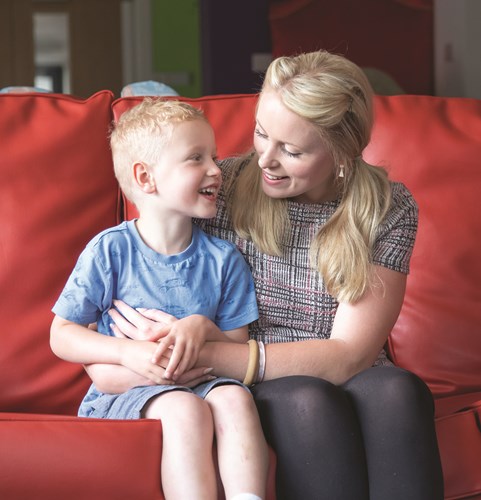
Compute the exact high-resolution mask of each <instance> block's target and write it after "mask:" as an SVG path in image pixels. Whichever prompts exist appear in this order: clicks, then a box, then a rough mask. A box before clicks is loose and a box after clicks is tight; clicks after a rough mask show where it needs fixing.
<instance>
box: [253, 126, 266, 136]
mask: <svg viewBox="0 0 481 500" xmlns="http://www.w3.org/2000/svg"><path fill="white" fill-rule="evenodd" d="M254 133H255V135H257V137H260V138H262V139H265V138H266V137H267V135H266V134H264V133H262V132H261V131H260V130H259V129H258V128H256V129H255V130H254Z"/></svg>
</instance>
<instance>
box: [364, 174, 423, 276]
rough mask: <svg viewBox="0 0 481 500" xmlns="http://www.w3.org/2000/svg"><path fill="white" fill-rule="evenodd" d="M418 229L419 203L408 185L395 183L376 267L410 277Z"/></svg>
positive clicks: (378, 241) (379, 239)
mask: <svg viewBox="0 0 481 500" xmlns="http://www.w3.org/2000/svg"><path fill="white" fill-rule="evenodd" d="M417 228H418V206H417V203H416V201H415V200H414V198H413V196H412V194H411V193H410V192H409V190H408V189H407V188H406V186H404V184H401V183H393V184H392V202H391V207H390V209H389V211H388V213H387V215H386V217H385V219H384V221H383V222H382V224H381V226H380V227H379V233H378V236H377V239H376V243H375V245H374V250H373V256H372V260H373V263H374V264H377V265H380V266H384V267H387V268H388V269H392V270H393V271H398V272H401V273H404V274H408V273H409V262H410V260H411V255H412V251H413V247H414V242H415V239H416V232H417Z"/></svg>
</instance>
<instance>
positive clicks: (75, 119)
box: [0, 91, 118, 413]
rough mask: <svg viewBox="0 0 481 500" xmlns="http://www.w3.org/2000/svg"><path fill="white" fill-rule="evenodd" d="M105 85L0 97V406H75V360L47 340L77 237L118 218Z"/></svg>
mask: <svg viewBox="0 0 481 500" xmlns="http://www.w3.org/2000/svg"><path fill="white" fill-rule="evenodd" d="M112 100H113V96H112V93H111V92H108V91H103V92H99V93H97V94H95V95H94V96H92V97H91V98H90V99H87V100H78V99H74V98H72V97H69V96H61V95H54V94H30V93H26V94H2V95H0V179H1V181H0V218H1V224H0V297H1V298H0V318H1V324H2V329H1V332H0V345H1V347H0V387H1V388H0V410H1V411H25V412H43V413H76V411H77V408H78V404H79V402H80V398H81V396H82V395H83V393H84V392H85V390H86V388H87V387H88V379H87V377H86V376H85V375H84V371H83V369H82V367H81V366H78V365H74V364H71V363H67V362H64V361H61V360H59V359H58V358H56V357H55V356H54V355H53V354H52V352H51V350H50V346H49V327H50V323H51V321H52V318H53V314H52V313H51V308H52V306H53V304H54V302H55V300H56V298H57V297H58V295H59V293H60V291H61V289H62V287H63V285H64V284H65V281H66V279H67V277H68V275H69V274H70V272H71V271H72V268H73V266H74V264H75V261H76V259H77V257H78V255H79V253H80V251H81V250H82V248H83V247H84V245H85V244H86V242H87V241H88V240H89V239H90V238H91V237H92V236H93V235H94V234H96V233H97V232H99V231H100V230H101V229H103V228H105V227H107V226H111V225H114V224H115V223H116V222H117V220H118V191H117V183H116V180H115V178H114V175H113V169H112V165H111V155H110V148H109V145H108V141H107V133H108V129H109V127H110V123H111V120H112V113H111V103H112Z"/></svg>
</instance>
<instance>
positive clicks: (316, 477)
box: [252, 376, 390, 500]
mask: <svg viewBox="0 0 481 500" xmlns="http://www.w3.org/2000/svg"><path fill="white" fill-rule="evenodd" d="M252 392H253V394H254V397H255V400H256V404H257V408H258V410H259V415H260V417H261V421H262V425H263V427H264V432H265V434H266V438H267V441H268V442H269V443H270V444H271V445H272V447H273V448H274V450H275V452H276V454H277V473H276V483H277V498H278V499H279V500H299V499H302V500H367V499H368V498H369V495H368V483H367V469H366V463H365V455H364V448H363V443H362V438H361V433H360V429H359V424H358V422H357V417H356V415H355V413H354V410H353V408H352V405H351V403H350V401H349V399H348V398H347V396H346V395H345V394H344V392H343V390H342V389H341V388H339V387H337V386H335V385H333V384H331V383H329V382H326V381H325V380H321V379H318V378H314V377H304V376H295V377H284V378H280V379H276V380H270V381H266V382H263V383H262V384H259V385H258V386H255V387H254V388H253V391H252ZM386 498H390V497H389V496H387V497H386ZM384 500H385V499H384Z"/></svg>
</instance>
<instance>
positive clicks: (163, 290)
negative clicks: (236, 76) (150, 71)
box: [50, 99, 268, 500]
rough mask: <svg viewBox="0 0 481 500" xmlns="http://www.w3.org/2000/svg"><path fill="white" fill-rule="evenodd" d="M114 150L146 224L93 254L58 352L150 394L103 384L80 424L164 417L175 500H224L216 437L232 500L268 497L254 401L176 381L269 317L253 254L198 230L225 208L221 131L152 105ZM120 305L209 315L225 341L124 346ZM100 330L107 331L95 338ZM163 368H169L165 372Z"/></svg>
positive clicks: (189, 110)
mask: <svg viewBox="0 0 481 500" xmlns="http://www.w3.org/2000/svg"><path fill="white" fill-rule="evenodd" d="M111 147H112V153H113V160H114V168H115V174H116V177H117V179H118V181H119V184H120V187H121V188H122V190H123V192H124V193H125V195H126V196H127V197H128V198H129V199H130V200H131V201H132V202H133V203H135V205H136V206H137V208H138V210H139V214H140V215H139V218H138V219H136V220H133V221H127V222H123V223H122V224H120V225H119V226H117V227H114V228H110V229H107V230H105V231H103V232H102V233H100V234H99V235H97V236H96V237H95V238H94V239H93V240H92V241H91V242H90V243H89V244H88V245H87V247H86V249H85V250H84V251H83V253H82V254H81V256H80V257H79V260H78V262H77V265H76V266H75V269H74V271H73V273H72V275H71V276H70V278H69V280H68V282H67V284H66V286H65V288H64V290H63V292H62V294H61V296H60V297H59V299H58V301H57V303H56V304H55V306H54V307H53V312H54V313H55V315H56V316H55V318H54V320H53V323H52V327H51V341H50V342H51V347H52V349H53V351H54V352H55V354H56V355H58V356H59V357H61V358H63V359H65V360H68V361H71V362H76V363H82V364H85V365H88V364H97V363H99V364H105V363H107V364H116V365H121V366H123V367H125V368H127V369H129V370H131V371H134V372H136V373H137V374H139V375H140V376H141V377H143V378H144V379H146V385H143V386H139V387H135V388H133V389H131V390H129V391H127V392H124V393H121V394H104V393H102V392H100V390H99V389H98V388H96V387H95V386H94V385H93V384H92V386H91V387H90V389H89V391H88V393H87V395H86V396H85V398H84V400H83V402H82V404H81V407H80V410H79V415H80V416H86V417H97V418H126V419H133V418H157V419H161V420H162V426H163V430H164V433H163V451H162V486H163V490H164V494H165V496H166V498H167V499H173V500H177V499H179V498H195V499H198V500H200V499H215V498H217V491H216V488H217V486H216V476H215V468H214V463H213V459H212V445H213V441H214V437H215V439H216V443H217V452H218V461H219V470H220V475H221V479H222V482H223V486H224V490H225V494H226V498H227V499H228V500H230V499H234V498H239V499H240V498H242V499H260V498H264V497H265V487H266V477H267V460H268V459H267V456H268V455H267V445H266V442H265V439H264V436H263V433H262V429H261V426H260V421H259V418H258V415H257V411H256V407H255V404H254V401H253V398H252V396H251V394H250V392H249V391H248V390H247V389H246V387H245V386H244V385H242V384H241V383H240V382H238V381H236V380H232V379H227V378H215V377H208V378H209V379H210V380H208V381H207V382H204V383H201V384H200V385H197V386H195V387H193V388H188V387H186V385H180V384H176V383H175V380H177V379H178V378H179V377H180V376H181V375H182V373H184V372H188V370H189V369H190V368H191V367H192V366H193V365H194V363H195V362H196V360H197V353H198V351H199V349H200V347H201V346H202V345H203V343H204V342H206V341H212V340H225V341H231V342H246V341H247V340H248V331H247V325H248V324H249V323H250V322H252V321H254V320H255V319H257V316H258V313H257V305H256V299H255V293H254V286H253V281H252V277H251V275H250V272H249V270H248V267H247V265H246V263H245V261H244V259H243V257H242V256H241V254H240V253H239V252H238V251H237V249H236V248H235V247H234V246H233V245H232V244H230V243H228V242H225V241H222V240H220V239H217V238H214V237H211V236H208V235H206V234H205V233H204V232H202V231H201V230H200V229H199V228H198V227H197V226H195V225H193V224H192V217H196V218H210V217H213V216H214V215H215V214H216V210H217V209H216V197H217V192H218V189H219V186H220V183H221V176H220V170H219V168H218V166H217V165H216V162H215V158H216V145H215V139H214V132H213V130H212V127H211V126H210V124H209V123H208V122H207V120H206V118H205V117H204V115H203V114H202V112H201V111H200V110H198V109H196V108H193V107H192V106H189V105H187V104H185V103H181V102H178V101H161V100H153V99H145V100H144V101H143V102H142V103H141V104H139V105H137V106H135V107H134V108H132V109H131V110H129V111H127V112H125V113H124V114H123V115H122V116H121V118H120V119H119V121H118V123H117V124H116V126H115V127H114V129H113V131H112V135H111ZM117 299H119V300H123V301H124V302H126V303H128V304H131V305H134V306H135V307H137V308H146V309H151V308H152V309H153V308H155V309H160V310H163V311H165V312H167V313H169V314H171V315H173V316H175V317H176V318H186V317H189V316H191V315H204V316H207V317H209V318H210V319H211V320H213V321H214V322H215V323H216V324H217V326H218V327H219V329H220V330H221V331H222V333H219V334H215V333H211V334H209V335H211V336H212V338H202V335H201V334H198V332H188V331H184V330H185V329H183V330H182V329H181V330H182V333H181V334H179V336H178V337H176V338H174V339H169V343H168V344H167V345H165V343H164V344H162V340H163V339H161V341H160V342H159V344H157V343H154V342H147V341H138V340H131V339H127V338H119V337H118V336H115V335H114V333H113V331H112V329H111V326H110V324H111V323H112V320H111V319H110V316H109V310H110V309H111V308H112V307H114V306H115V301H116V300H117ZM94 322H96V323H97V327H98V332H99V333H97V332H95V331H92V330H91V329H89V328H88V325H89V324H90V323H94ZM214 336H215V338H213V337H214ZM159 353H161V354H162V355H161V356H160V355H159ZM159 358H161V359H162V360H163V363H162V366H160V363H159V364H156V363H154V362H153V360H155V359H159ZM166 359H167V360H168V359H170V361H166ZM164 365H165V367H166V368H167V370H164V367H163V366H164ZM166 373H167V375H166ZM147 384H148V385H147ZM187 385H188V384H187Z"/></svg>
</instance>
